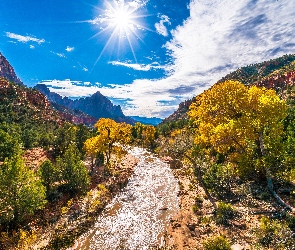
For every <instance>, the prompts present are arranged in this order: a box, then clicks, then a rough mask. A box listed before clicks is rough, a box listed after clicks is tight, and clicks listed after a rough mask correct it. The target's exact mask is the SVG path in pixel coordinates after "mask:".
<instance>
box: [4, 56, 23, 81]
mask: <svg viewBox="0 0 295 250" xmlns="http://www.w3.org/2000/svg"><path fill="white" fill-rule="evenodd" d="M0 77H2V78H4V79H7V80H8V81H10V82H14V83H16V84H19V85H22V86H24V84H23V83H22V81H21V80H20V79H19V78H18V77H17V76H16V74H15V72H14V69H13V67H12V66H11V65H10V63H9V62H8V61H7V60H6V58H5V57H4V56H3V55H2V54H1V52H0Z"/></svg>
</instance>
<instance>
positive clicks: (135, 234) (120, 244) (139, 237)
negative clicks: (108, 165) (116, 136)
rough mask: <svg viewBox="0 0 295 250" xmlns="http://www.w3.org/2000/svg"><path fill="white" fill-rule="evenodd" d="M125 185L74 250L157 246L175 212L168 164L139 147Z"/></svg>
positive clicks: (176, 204) (176, 201)
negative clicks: (132, 168)
mask: <svg viewBox="0 0 295 250" xmlns="http://www.w3.org/2000/svg"><path fill="white" fill-rule="evenodd" d="M130 153H131V154H132V155H134V156H136V157H137V158H138V159H139V162H138V164H137V166H136V167H135V172H134V174H133V176H132V177H131V179H130V180H129V182H128V184H127V186H126V187H125V188H124V189H123V190H122V191H121V192H120V193H119V194H118V195H117V196H115V197H114V199H113V200H112V201H111V203H110V204H109V205H108V206H107V207H106V208H105V210H104V211H103V212H102V214H101V215H100V216H99V217H98V218H97V222H96V224H95V226H94V227H93V228H92V229H91V230H90V231H89V232H88V233H87V234H85V235H84V236H83V237H82V238H81V239H80V240H79V244H76V249H82V250H88V249H89V250H90V249H91V250H96V249H108V250H110V249H151V248H152V247H155V246H158V245H160V244H161V240H162V236H163V232H164V231H165V229H166V227H167V226H168V223H169V220H170V218H171V217H172V216H173V215H174V214H176V213H177V211H178V209H179V199H178V197H177V193H178V191H179V187H178V181H177V180H176V179H175V177H174V176H173V173H172V171H171V169H170V167H169V165H168V164H166V163H163V162H162V161H161V160H160V159H159V158H157V157H155V156H154V155H153V154H151V153H149V152H147V151H146V150H144V149H141V148H134V149H132V150H131V151H130Z"/></svg>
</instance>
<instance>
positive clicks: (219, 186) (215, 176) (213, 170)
mask: <svg viewBox="0 0 295 250" xmlns="http://www.w3.org/2000/svg"><path fill="white" fill-rule="evenodd" d="M233 176H234V173H233V168H232V165H231V164H227V165H225V164H216V163H214V164H212V165H211V166H210V167H209V168H208V169H207V170H206V172H205V175H204V183H205V185H206V187H207V188H208V189H209V190H210V191H211V192H212V193H213V194H215V195H216V196H217V197H219V198H223V197H226V196H227V195H228V194H230V193H231V183H232V179H233Z"/></svg>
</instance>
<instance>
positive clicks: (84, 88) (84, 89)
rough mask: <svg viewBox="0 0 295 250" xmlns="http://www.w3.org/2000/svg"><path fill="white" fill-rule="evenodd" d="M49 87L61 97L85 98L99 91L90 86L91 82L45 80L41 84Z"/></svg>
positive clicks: (95, 87)
mask: <svg viewBox="0 0 295 250" xmlns="http://www.w3.org/2000/svg"><path fill="white" fill-rule="evenodd" d="M39 83H41V84H45V85H47V86H48V88H49V90H50V91H52V92H55V93H58V94H60V95H61V96H70V97H85V96H89V95H92V94H94V93H95V92H97V91H99V89H98V88H97V86H93V85H92V86H90V85H89V82H85V83H83V82H81V81H71V80H70V79H65V80H44V81H41V82H39Z"/></svg>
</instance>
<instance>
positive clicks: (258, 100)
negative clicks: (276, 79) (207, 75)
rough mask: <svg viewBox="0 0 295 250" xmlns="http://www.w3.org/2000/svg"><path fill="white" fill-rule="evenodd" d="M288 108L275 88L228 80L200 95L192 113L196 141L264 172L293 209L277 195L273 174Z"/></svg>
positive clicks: (271, 187) (191, 109) (245, 166)
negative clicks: (251, 85) (250, 85)
mask: <svg viewBox="0 0 295 250" xmlns="http://www.w3.org/2000/svg"><path fill="white" fill-rule="evenodd" d="M286 110H287V105H286V103H285V102H284V101H283V100H281V99H280V98H279V97H278V96H277V95H276V93H275V91H274V90H270V89H266V88H258V87H256V86H253V87H250V88H248V87H246V86H245V85H243V84H242V83H240V82H237V81H226V82H224V83H220V84H215V85H214V86H213V87H212V88H211V89H209V90H207V91H205V92H204V93H203V94H202V95H200V96H199V97H198V98H197V100H196V102H195V103H193V104H192V105H191V107H190V111H189V116H190V118H191V119H192V120H193V121H194V123H195V125H196V126H197V135H196V137H195V144H199V145H202V147H204V148H208V149H210V150H211V149H214V150H215V151H216V152H218V153H220V154H225V155H226V156H227V158H228V160H229V161H230V162H233V163H235V164H236V166H237V167H238V170H239V171H242V170H243V169H247V170H248V171H251V172H256V173H257V172H259V173H262V174H264V175H265V177H266V178H267V180H268V188H269V190H270V192H271V193H272V194H273V195H274V196H275V197H276V198H277V200H278V201H279V202H280V203H281V204H282V205H284V206H287V207H288V208H289V209H292V208H291V207H290V206H289V205H288V204H286V203H285V202H283V201H282V200H281V199H280V197H278V196H277V194H276V193H275V192H274V190H273V184H272V176H273V175H274V174H275V173H276V171H279V168H278V167H277V165H276V164H277V162H278V161H279V159H278V156H279V155H280V149H281V143H280V142H281V138H282V135H283V133H284V130H283V124H282V121H283V119H284V118H285V117H286ZM245 162H246V164H243V163H245ZM239 167H240V168H239Z"/></svg>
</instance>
